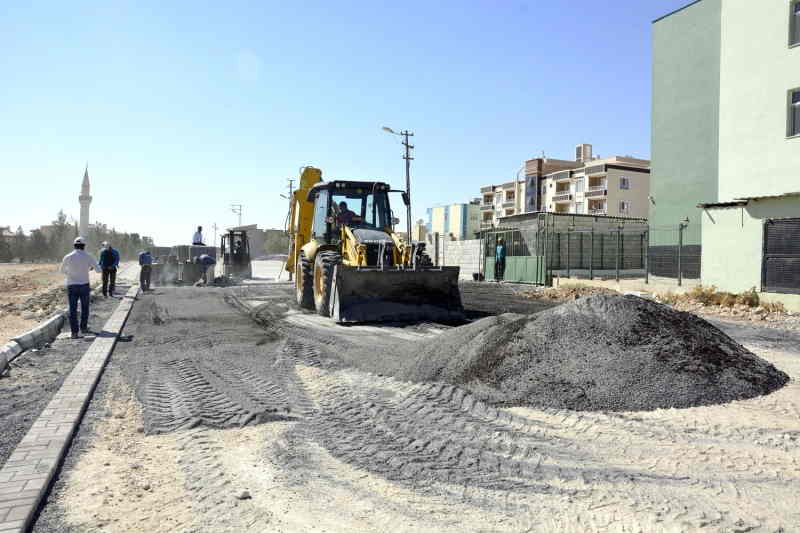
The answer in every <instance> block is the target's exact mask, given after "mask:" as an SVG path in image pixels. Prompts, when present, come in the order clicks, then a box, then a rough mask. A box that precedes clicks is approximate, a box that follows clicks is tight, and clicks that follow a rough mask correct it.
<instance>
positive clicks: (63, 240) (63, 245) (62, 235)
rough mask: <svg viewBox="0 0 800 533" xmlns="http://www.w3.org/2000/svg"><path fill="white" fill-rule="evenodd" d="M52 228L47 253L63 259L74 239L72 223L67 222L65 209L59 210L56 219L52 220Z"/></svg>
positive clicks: (51, 256)
mask: <svg viewBox="0 0 800 533" xmlns="http://www.w3.org/2000/svg"><path fill="white" fill-rule="evenodd" d="M52 228H53V229H52V231H51V233H50V242H49V243H48V250H49V253H48V254H47V255H49V257H50V259H54V260H56V259H61V258H62V257H63V256H64V255H65V254H67V253H68V252H69V250H70V249H71V248H72V241H73V240H74V237H72V235H71V233H72V232H71V231H70V230H71V229H72V228H71V227H70V223H69V222H67V215H66V214H64V210H63V209H60V210H59V211H58V215H56V219H55V220H54V221H53V222H52ZM84 237H85V236H84ZM42 259H44V257H42Z"/></svg>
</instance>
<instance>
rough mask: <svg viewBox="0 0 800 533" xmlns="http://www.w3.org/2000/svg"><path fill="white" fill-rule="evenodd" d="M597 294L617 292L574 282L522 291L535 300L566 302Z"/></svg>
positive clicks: (524, 294)
mask: <svg viewBox="0 0 800 533" xmlns="http://www.w3.org/2000/svg"><path fill="white" fill-rule="evenodd" d="M597 294H619V293H618V292H617V291H615V290H613V289H606V288H605V287H592V286H589V285H578V284H576V283H562V284H561V285H560V286H559V287H550V288H546V289H543V290H538V291H528V292H525V293H523V296H525V297H526V298H533V299H535V300H551V301H556V302H567V301H570V300H577V299H578V298H583V297H585V296H595V295H597Z"/></svg>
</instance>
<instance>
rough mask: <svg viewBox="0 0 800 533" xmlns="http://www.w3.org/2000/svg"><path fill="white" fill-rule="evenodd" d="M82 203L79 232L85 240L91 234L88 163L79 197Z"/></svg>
mask: <svg viewBox="0 0 800 533" xmlns="http://www.w3.org/2000/svg"><path fill="white" fill-rule="evenodd" d="M78 200H79V201H80V203H81V223H80V227H79V228H78V231H79V233H80V236H81V237H83V238H84V239H85V238H86V236H87V235H88V234H89V204H91V203H92V197H91V195H90V194H89V163H86V170H84V171H83V183H82V184H81V195H80V196H79V197H78Z"/></svg>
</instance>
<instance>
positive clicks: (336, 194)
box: [286, 167, 464, 323]
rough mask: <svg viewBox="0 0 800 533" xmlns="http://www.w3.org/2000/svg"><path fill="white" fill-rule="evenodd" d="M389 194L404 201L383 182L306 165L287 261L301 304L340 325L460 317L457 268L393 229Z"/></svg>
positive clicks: (295, 197)
mask: <svg viewBox="0 0 800 533" xmlns="http://www.w3.org/2000/svg"><path fill="white" fill-rule="evenodd" d="M390 192H400V193H402V195H403V196H402V197H403V200H404V203H406V205H408V203H409V199H408V195H407V194H406V192H404V191H392V190H391V188H390V187H389V185H388V184H386V183H382V182H372V181H349V180H336V181H329V182H323V181H322V172H321V171H320V170H319V169H317V168H313V167H305V168H304V169H303V171H302V174H301V176H300V186H299V188H298V189H297V190H296V191H294V193H293V196H292V209H291V213H290V221H289V232H290V235H291V237H292V244H291V248H290V253H289V257H288V259H287V262H286V270H287V271H289V272H293V273H294V274H295V293H296V297H297V303H298V305H300V307H303V308H307V309H314V310H316V312H317V313H319V314H320V315H322V316H325V317H331V318H332V319H333V320H335V321H336V322H340V323H343V322H382V321H401V322H407V321H419V320H435V321H454V320H462V319H463V318H464V310H463V307H462V304H461V295H460V293H459V289H458V275H459V268H458V267H435V266H433V264H432V262H431V259H430V257H429V256H428V255H427V254H426V253H425V243H419V242H411V240H410V238H409V239H408V240H405V239H402V238H401V237H400V236H399V235H398V234H397V233H395V231H394V226H395V225H396V224H397V223H398V220H397V219H396V218H394V216H393V213H392V209H391V206H390V204H389V193H390ZM409 237H410V236H409Z"/></svg>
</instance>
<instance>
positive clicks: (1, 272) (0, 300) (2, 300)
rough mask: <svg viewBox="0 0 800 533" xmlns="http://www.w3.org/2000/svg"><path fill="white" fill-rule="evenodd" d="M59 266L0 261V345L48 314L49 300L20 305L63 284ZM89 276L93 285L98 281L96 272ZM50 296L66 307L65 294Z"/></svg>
mask: <svg viewBox="0 0 800 533" xmlns="http://www.w3.org/2000/svg"><path fill="white" fill-rule="evenodd" d="M59 266H60V265H59V264H56V263H47V264H12V263H0V345H1V344H5V343H6V342H8V340H9V339H10V338H11V337H13V336H15V335H18V334H19V333H22V332H25V331H28V330H30V329H32V328H34V327H36V324H37V323H39V322H40V321H41V320H43V319H45V318H47V317H48V316H49V315H50V311H51V309H50V307H51V306H50V305H48V304H49V303H50V302H49V301H48V302H47V303H41V304H40V305H31V306H26V305H24V304H25V303H26V302H27V301H29V300H31V299H32V298H33V297H35V296H38V295H42V294H44V293H47V292H48V291H53V290H54V289H56V290H57V289H58V288H62V287H63V286H64V275H63V274H61V273H60V272H59V271H58V267H59ZM89 278H90V281H91V282H92V283H93V284H96V283H98V282H99V281H100V275H99V274H97V273H95V272H91V273H90V274H89ZM53 299H59V300H61V303H60V304H59V305H60V307H66V297H65V296H63V295H58V296H57V295H53ZM20 304H22V305H20ZM21 307H22V308H21Z"/></svg>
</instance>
